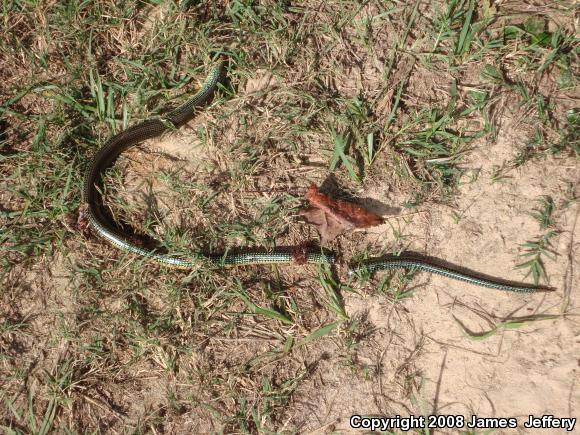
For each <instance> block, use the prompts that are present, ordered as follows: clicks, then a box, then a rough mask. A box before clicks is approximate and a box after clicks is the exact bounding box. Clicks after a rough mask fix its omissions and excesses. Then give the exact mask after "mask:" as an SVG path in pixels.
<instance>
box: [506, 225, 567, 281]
mask: <svg viewBox="0 0 580 435" xmlns="http://www.w3.org/2000/svg"><path fill="white" fill-rule="evenodd" d="M557 234H558V233H557V232H556V231H549V232H548V233H546V234H544V235H542V236H540V237H538V238H537V239H535V240H531V241H528V242H526V243H524V244H523V245H522V247H523V248H524V252H523V254H522V256H524V257H527V258H529V260H527V261H525V262H523V263H520V264H518V265H516V269H528V272H527V273H526V276H525V277H528V276H529V275H530V274H531V275H532V277H533V278H534V283H535V284H536V285H538V284H539V283H540V280H543V281H545V282H548V277H547V276H546V270H545V268H544V258H543V257H547V258H549V259H550V260H555V256H556V253H555V252H554V251H553V250H552V245H551V243H550V240H551V239H552V238H553V237H554V236H556V235H557Z"/></svg>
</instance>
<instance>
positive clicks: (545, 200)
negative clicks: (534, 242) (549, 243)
mask: <svg viewBox="0 0 580 435" xmlns="http://www.w3.org/2000/svg"><path fill="white" fill-rule="evenodd" d="M536 202H537V203H538V208H536V209H534V211H532V212H531V213H530V215H531V216H532V217H533V218H534V219H536V220H537V221H538V223H539V224H540V229H541V230H545V229H546V228H548V227H550V226H552V224H553V222H552V212H553V211H554V201H553V200H552V198H551V197H549V196H547V195H546V196H542V197H540V198H539V199H536Z"/></svg>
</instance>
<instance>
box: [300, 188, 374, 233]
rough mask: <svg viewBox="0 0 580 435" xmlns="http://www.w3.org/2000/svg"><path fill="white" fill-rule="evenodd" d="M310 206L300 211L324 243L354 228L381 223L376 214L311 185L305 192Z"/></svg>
mask: <svg viewBox="0 0 580 435" xmlns="http://www.w3.org/2000/svg"><path fill="white" fill-rule="evenodd" d="M305 196H306V199H308V201H309V202H310V205H311V206H310V207H309V208H308V209H306V210H304V211H303V212H301V213H300V215H301V216H302V217H304V220H305V221H306V222H308V223H309V224H312V225H314V226H316V227H317V229H318V232H319V233H320V238H321V243H322V244H326V243H327V242H330V241H332V240H334V239H335V238H337V237H338V236H340V235H341V234H343V233H345V232H346V231H349V230H352V229H354V228H367V227H371V226H374V225H379V224H381V223H383V219H382V218H381V217H380V216H378V215H377V214H375V213H373V212H370V211H368V210H366V209H365V208H363V207H361V206H360V205H357V204H354V203H352V202H349V201H344V200H340V199H333V198H331V197H329V196H328V195H325V194H324V193H321V192H320V191H319V190H318V187H316V185H314V184H313V185H311V186H310V188H309V189H308V191H307V192H306V195H305Z"/></svg>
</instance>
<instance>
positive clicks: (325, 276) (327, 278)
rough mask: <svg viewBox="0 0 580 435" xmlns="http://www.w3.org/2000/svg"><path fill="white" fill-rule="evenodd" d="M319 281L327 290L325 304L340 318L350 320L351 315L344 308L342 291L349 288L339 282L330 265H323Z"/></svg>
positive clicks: (325, 290)
mask: <svg viewBox="0 0 580 435" xmlns="http://www.w3.org/2000/svg"><path fill="white" fill-rule="evenodd" d="M318 282H319V283H320V285H321V286H322V288H323V290H324V292H325V298H324V302H325V305H326V306H327V307H328V309H330V310H331V311H332V312H334V313H335V314H336V315H337V316H338V317H339V319H341V320H348V319H349V316H348V314H347V313H346V311H345V308H344V301H343V298H342V292H343V291H344V290H348V287H346V286H345V285H342V284H339V283H338V282H337V280H336V278H335V277H334V275H333V273H332V270H331V268H330V267H329V266H328V265H321V266H320V267H319V272H318Z"/></svg>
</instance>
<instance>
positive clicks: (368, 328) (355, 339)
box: [341, 315, 376, 379]
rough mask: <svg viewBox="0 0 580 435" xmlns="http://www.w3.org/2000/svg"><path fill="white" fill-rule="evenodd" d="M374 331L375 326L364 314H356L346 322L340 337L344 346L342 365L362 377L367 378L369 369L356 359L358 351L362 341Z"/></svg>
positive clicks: (369, 372) (369, 374) (369, 373)
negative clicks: (344, 353)
mask: <svg viewBox="0 0 580 435" xmlns="http://www.w3.org/2000/svg"><path fill="white" fill-rule="evenodd" d="M375 331H376V327H375V326H374V325H373V324H372V323H371V322H370V321H369V320H368V319H367V318H366V316H365V315H358V316H356V317H353V318H351V319H350V320H349V321H348V322H346V324H345V325H344V330H343V334H342V337H341V338H342V340H343V343H344V346H345V348H346V355H345V359H344V365H345V366H347V367H349V368H351V369H352V370H353V371H354V372H356V373H360V374H361V375H362V377H363V378H364V379H369V377H370V376H371V369H370V367H368V366H367V365H365V364H361V362H360V361H359V360H358V351H359V348H360V346H361V345H362V343H363V342H364V341H365V340H368V339H369V338H370V337H371V336H372V335H373V334H374V333H375Z"/></svg>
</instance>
